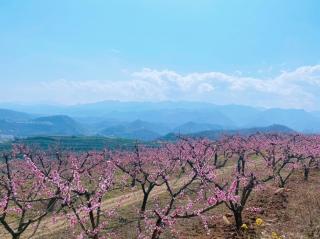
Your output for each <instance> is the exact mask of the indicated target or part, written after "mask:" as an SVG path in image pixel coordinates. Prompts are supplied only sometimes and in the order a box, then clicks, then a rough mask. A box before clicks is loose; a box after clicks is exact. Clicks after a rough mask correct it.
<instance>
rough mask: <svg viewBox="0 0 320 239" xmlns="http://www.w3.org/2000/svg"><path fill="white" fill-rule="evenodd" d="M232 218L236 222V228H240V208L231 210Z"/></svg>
mask: <svg viewBox="0 0 320 239" xmlns="http://www.w3.org/2000/svg"><path fill="white" fill-rule="evenodd" d="M233 215H234V220H235V222H236V228H237V230H240V228H241V226H242V224H243V222H242V211H241V210H235V211H233Z"/></svg>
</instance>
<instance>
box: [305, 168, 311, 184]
mask: <svg viewBox="0 0 320 239" xmlns="http://www.w3.org/2000/svg"><path fill="white" fill-rule="evenodd" d="M309 172H310V169H309V168H307V167H305V168H304V181H308V179H309Z"/></svg>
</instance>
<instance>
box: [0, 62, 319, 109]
mask: <svg viewBox="0 0 320 239" xmlns="http://www.w3.org/2000/svg"><path fill="white" fill-rule="evenodd" d="M23 90H25V92H26V93H22V92H23ZM319 90H320V65H315V66H302V67H299V68H297V69H295V70H293V71H287V72H281V73H280V74H278V75H276V76H275V77H271V78H259V77H248V76H244V75H243V74H238V73H236V74H226V73H223V72H204V73H199V72H194V73H189V74H181V73H178V72H175V71H170V70H155V69H149V68H145V69H142V70H141V71H139V72H134V73H132V74H131V77H130V79H129V80H122V81H121V80H120V81H112V80H104V81H97V80H87V81H72V80H67V79H60V80H55V81H51V82H42V83H41V84H34V85H32V84H31V85H30V84H29V85H21V86H20V88H19V87H11V88H10V89H7V91H6V93H5V94H4V95H2V99H1V98H0V100H2V101H3V100H5V99H4V97H6V100H7V101H10V100H12V101H38V102H41V101H42V102H50V101H51V102H56V103H65V104H74V103H86V102H95V101H100V100H111V99H112V100H123V101H162V100H197V101H206V102H213V103H217V104H230V103H236V104H247V105H256V106H265V107H294V108H306V109H320V96H319V94H318V92H319ZM0 97H1V96H0Z"/></svg>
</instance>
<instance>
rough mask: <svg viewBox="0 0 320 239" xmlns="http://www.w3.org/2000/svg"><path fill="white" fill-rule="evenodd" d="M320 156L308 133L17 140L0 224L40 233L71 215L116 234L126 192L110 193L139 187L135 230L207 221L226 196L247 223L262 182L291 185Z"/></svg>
mask: <svg viewBox="0 0 320 239" xmlns="http://www.w3.org/2000/svg"><path fill="white" fill-rule="evenodd" d="M319 158H320V137H319V136H306V135H282V134H256V135H251V136H248V137H241V136H229V137H225V138H222V139H221V140H218V141H209V140H205V139H199V140H194V139H184V138H182V139H181V140H180V141H179V142H177V143H174V144H173V143H172V144H171V143H170V144H163V145H161V146H160V147H151V148H150V147H145V146H140V145H137V146H136V147H135V148H134V149H133V150H130V151H108V150H105V151H103V152H88V153H82V154H76V153H72V152H60V151H55V152H52V151H50V152H43V151H41V150H32V149H30V148H27V147H25V146H19V145H15V146H14V147H13V150H12V151H11V152H7V153H4V154H3V155H2V159H1V163H0V224H1V226H2V227H3V229H5V230H6V231H7V233H9V234H10V235H11V237H12V238H20V237H21V235H22V234H23V233H25V232H26V231H29V232H28V233H29V235H30V233H31V231H32V233H31V234H32V235H34V234H35V233H36V232H37V229H38V227H39V224H40V222H41V221H42V220H43V219H44V218H45V217H47V216H49V215H50V217H52V218H57V219H59V220H68V221H69V223H70V226H72V227H76V229H77V230H76V231H78V232H79V231H80V235H79V236H80V237H82V238H109V237H116V235H114V234H113V232H112V230H110V227H109V225H108V223H109V222H110V221H111V220H112V218H113V217H114V218H116V217H117V215H118V208H121V200H119V205H117V206H114V207H109V206H108V205H105V203H104V199H105V198H106V197H108V195H109V197H111V196H112V193H113V191H114V190H117V191H121V190H123V191H124V193H125V192H127V191H128V188H131V189H133V190H134V191H140V192H141V200H139V201H138V202H137V204H138V208H137V210H136V211H135V212H136V222H137V232H136V236H133V237H137V238H152V239H157V238H159V237H160V236H161V235H162V233H163V232H164V231H166V230H170V231H171V233H173V234H175V225H176V223H177V221H178V220H180V219H183V218H185V219H186V218H193V217H199V218H200V219H201V220H202V222H203V224H204V226H205V227H207V222H208V220H209V219H210V217H209V216H208V215H210V214H208V211H210V210H212V209H214V208H215V207H217V206H218V205H221V204H224V205H225V206H226V208H227V209H228V210H230V211H231V212H232V214H233V215H234V221H235V226H236V228H237V229H240V227H241V225H242V224H243V216H242V214H243V211H244V209H246V204H247V202H248V199H249V198H250V196H251V194H252V192H253V191H254V190H258V189H259V188H261V187H263V186H264V185H265V184H266V183H267V182H270V183H274V184H276V185H278V186H279V187H285V185H286V184H287V182H288V181H289V179H290V177H291V175H292V174H293V173H294V172H295V171H297V170H301V171H302V172H303V175H304V180H308V177H309V172H310V170H312V168H316V167H319ZM62 218H64V219H62ZM108 228H109V229H108ZM27 229H28V230H27ZM132 233H133V234H134V233H135V232H132Z"/></svg>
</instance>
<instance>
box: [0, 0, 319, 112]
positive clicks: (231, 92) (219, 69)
mask: <svg viewBox="0 0 320 239" xmlns="http://www.w3.org/2000/svg"><path fill="white" fill-rule="evenodd" d="M319 10H320V1H318V0H303V1H301V0H282V1H279V0H268V1H265V0H244V1H239V0H228V1H227V0H197V1H191V0H136V1H132V0H126V1H124V0H115V1H112V0H108V1H106V0H100V1H98V0H90V1H88V0H68V1H66V0H63V1H60V0H55V1H43V0H38V1H35V0H29V1H22V0H20V1H18V0H0V28H1V31H0V83H1V88H3V89H4V90H3V93H2V94H1V95H0V102H20V103H60V104H75V103H86V102H94V101H100V100H108V99H116V100H141V101H144V100H146V101H150V100H152V101H159V100H198V101H208V102H213V103H217V104H229V103H239V104H248V105H258V106H266V107H294V108H306V109H319V108H320V96H318V95H317V93H318V90H320V67H319V65H320V44H319V42H320V14H319Z"/></svg>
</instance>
